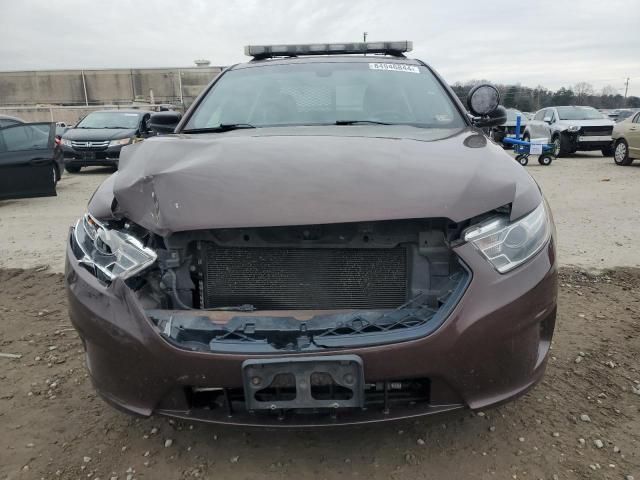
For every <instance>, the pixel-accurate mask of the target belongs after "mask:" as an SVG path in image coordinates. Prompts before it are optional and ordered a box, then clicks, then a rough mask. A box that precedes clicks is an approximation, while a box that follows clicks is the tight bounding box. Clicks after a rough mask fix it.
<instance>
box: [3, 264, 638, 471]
mask: <svg viewBox="0 0 640 480" xmlns="http://www.w3.org/2000/svg"><path fill="white" fill-rule="evenodd" d="M62 280H63V279H62V274H59V273H53V272H47V271H40V272H38V271H36V270H26V271H25V270H0V284H1V285H3V288H2V289H1V290H0V317H2V327H1V328H2V337H1V339H0V351H1V352H9V353H13V354H17V355H22V356H21V358H16V359H10V358H0V367H1V368H0V385H1V387H0V432H1V433H0V479H12V480H13V479H40V478H45V479H57V478H61V479H80V478H85V479H87V478H88V479H93V480H96V478H99V479H101V480H105V479H112V478H114V477H115V478H118V479H119V480H125V479H129V480H131V479H133V478H137V479H153V480H155V479H188V478H206V479H212V480H213V479H230V480H240V479H268V480H272V479H273V480H275V479H285V478H296V479H301V480H305V479H313V478H323V479H345V478H355V479H357V478H361V479H367V478H376V479H377V478H380V479H398V480H405V479H418V478H420V479H434V480H444V479H452V480H453V479H472V478H473V479H512V478H516V479H532V480H533V479H540V478H541V479H545V480H551V479H555V478H558V479H611V480H614V479H620V480H624V479H625V477H626V476H627V475H633V476H635V478H640V365H639V364H638V358H640V270H638V269H619V270H617V271H615V272H607V273H606V274H603V275H600V276H592V275H585V274H582V273H577V272H576V271H575V270H573V269H571V270H570V269H565V270H564V272H563V274H562V276H561V288H560V301H559V305H560V309H559V314H558V315H559V316H558V326H557V329H556V334H555V337H554V344H553V350H552V355H553V356H552V358H551V359H550V362H549V367H548V369H547V373H546V376H545V377H544V380H543V381H542V383H540V384H539V385H538V386H537V387H536V388H534V389H533V390H532V391H530V392H529V393H528V394H526V395H525V396H524V397H521V398H520V399H518V400H516V401H514V402H512V403H509V404H506V405H504V406H501V407H499V408H495V409H493V410H487V411H485V412H479V413H471V412H468V411H467V412H463V413H458V414H455V415H450V416H447V417H444V418H443V417H437V418H432V419H427V420H424V419H420V420H416V421H401V422H390V423H386V424H379V425H375V426H367V427H359V428H354V427H341V428H328V429H320V430H285V431H281V430H277V431H272V430H263V429H248V428H232V427H219V426H213V425H201V424H191V423H188V422H181V421H175V422H174V421H170V420H167V419H165V418H160V417H158V418H151V419H145V420H138V419H134V418H132V417H129V416H127V415H125V414H122V413H119V412H117V411H115V410H113V409H112V408H111V407H109V406H107V405H106V404H105V403H103V402H102V400H100V399H99V398H97V397H96V394H95V393H94V391H93V389H92V387H91V383H90V381H89V379H88V378H87V374H86V371H85V368H84V361H83V354H82V346H81V344H80V340H79V338H78V336H77V335H76V333H75V331H74V330H73V329H72V328H71V325H70V323H69V320H68V318H67V312H66V306H65V299H64V296H63V295H62V290H63V282H62ZM578 359H580V360H578ZM583 419H584V420H583Z"/></svg>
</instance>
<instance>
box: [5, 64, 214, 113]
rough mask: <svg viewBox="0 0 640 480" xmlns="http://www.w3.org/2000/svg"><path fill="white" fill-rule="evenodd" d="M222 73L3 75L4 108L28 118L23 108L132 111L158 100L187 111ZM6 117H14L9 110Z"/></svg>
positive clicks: (148, 71) (168, 70)
mask: <svg viewBox="0 0 640 480" xmlns="http://www.w3.org/2000/svg"><path fill="white" fill-rule="evenodd" d="M221 70H222V67H204V68H203V67H190V68H154V69H112V70H57V71H56V70H48V71H25V72H0V107H12V108H15V107H21V108H22V110H23V112H24V111H25V110H24V108H23V107H30V110H29V111H35V110H36V109H35V107H37V106H47V107H48V106H49V105H68V106H87V104H88V105H89V106H98V105H105V104H109V105H118V104H121V105H130V104H131V103H132V102H133V101H138V102H144V103H150V102H151V101H152V100H153V101H154V103H170V104H173V105H175V106H176V107H177V108H179V109H183V108H185V107H188V106H189V105H190V104H191V103H192V102H193V100H194V99H195V97H196V96H197V95H198V94H199V93H200V92H201V91H202V89H203V88H204V87H205V86H206V85H207V84H208V83H209V82H210V81H211V80H213V79H214V78H215V77H216V76H217V75H218V74H219V73H220V71H221ZM151 92H153V99H152V98H151V96H152V93H151ZM47 112H49V110H47ZM0 114H6V115H10V113H8V110H6V109H4V108H2V109H0ZM38 115H39V114H38ZM16 116H20V115H17V114H16ZM30 120H31V119H30ZM37 120H42V121H48V120H51V119H50V118H40V117H38V118H37ZM55 120H56V121H58V119H57V118H56V119H55Z"/></svg>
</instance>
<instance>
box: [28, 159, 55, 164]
mask: <svg viewBox="0 0 640 480" xmlns="http://www.w3.org/2000/svg"><path fill="white" fill-rule="evenodd" d="M49 162H51V159H50V158H42V157H38V158H32V159H31V160H29V165H46V164H47V163H49Z"/></svg>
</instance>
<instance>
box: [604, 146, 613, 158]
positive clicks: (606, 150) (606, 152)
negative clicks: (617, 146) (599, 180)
mask: <svg viewBox="0 0 640 480" xmlns="http://www.w3.org/2000/svg"><path fill="white" fill-rule="evenodd" d="M613 151H614V150H613V146H612V145H609V146H608V147H605V148H603V149H602V156H603V157H610V156H611V155H613Z"/></svg>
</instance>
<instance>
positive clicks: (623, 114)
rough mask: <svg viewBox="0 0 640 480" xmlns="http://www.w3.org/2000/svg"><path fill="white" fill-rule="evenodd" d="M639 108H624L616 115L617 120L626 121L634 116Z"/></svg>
mask: <svg viewBox="0 0 640 480" xmlns="http://www.w3.org/2000/svg"><path fill="white" fill-rule="evenodd" d="M637 112H638V110H631V109H626V108H625V109H624V110H619V111H618V114H617V115H616V118H615V121H616V123H617V122H624V121H625V120H626V119H627V118H629V117H631V116H633V115H634V114H635V113H637Z"/></svg>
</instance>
